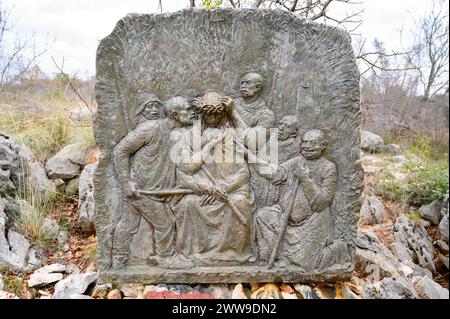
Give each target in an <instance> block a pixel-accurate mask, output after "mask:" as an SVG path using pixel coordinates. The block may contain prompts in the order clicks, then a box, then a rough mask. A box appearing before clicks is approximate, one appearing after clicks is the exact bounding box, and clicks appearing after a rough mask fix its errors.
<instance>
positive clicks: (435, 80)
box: [409, 0, 449, 100]
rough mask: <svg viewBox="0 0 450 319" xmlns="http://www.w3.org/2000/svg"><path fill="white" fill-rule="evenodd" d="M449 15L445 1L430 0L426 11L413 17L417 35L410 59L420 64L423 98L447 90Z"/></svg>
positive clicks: (412, 62)
mask: <svg viewBox="0 0 450 319" xmlns="http://www.w3.org/2000/svg"><path fill="white" fill-rule="evenodd" d="M448 18H449V13H448V4H447V2H446V1H445V2H444V1H443V0H433V1H432V5H431V9H430V10H429V12H427V13H425V15H424V16H422V17H421V18H420V19H419V20H418V21H416V26H417V31H416V32H415V34H416V35H417V36H416V37H415V43H414V45H413V47H412V50H411V51H412V52H411V54H410V55H409V61H410V63H411V64H416V65H418V66H419V69H418V70H419V79H420V82H421V84H422V86H423V99H424V100H428V99H429V98H430V97H433V96H434V95H436V94H437V93H438V92H441V93H444V91H448V85H449V69H448V65H449V58H448V54H449V51H448V39H449V38H448V29H449V22H448Z"/></svg>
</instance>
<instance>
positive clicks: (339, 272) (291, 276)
mask: <svg viewBox="0 0 450 319" xmlns="http://www.w3.org/2000/svg"><path fill="white" fill-rule="evenodd" d="M352 272H353V269H336V270H334V271H333V272H327V273H321V274H311V273H309V274H306V273H304V272H303V271H302V270H301V269H299V268H296V267H285V268H277V267H273V268H271V269H268V268H262V267H260V266H239V267H236V266H234V267H195V268H192V269H187V270H172V269H164V268H157V267H149V266H130V267H127V268H124V269H120V270H109V271H105V272H101V273H100V279H101V280H102V281H103V282H127V283H131V282H136V283H143V284H159V283H179V284H195V283H211V284H213V283H214V284H215V283H257V282H285V283H314V282H343V281H348V280H350V277H351V275H352Z"/></svg>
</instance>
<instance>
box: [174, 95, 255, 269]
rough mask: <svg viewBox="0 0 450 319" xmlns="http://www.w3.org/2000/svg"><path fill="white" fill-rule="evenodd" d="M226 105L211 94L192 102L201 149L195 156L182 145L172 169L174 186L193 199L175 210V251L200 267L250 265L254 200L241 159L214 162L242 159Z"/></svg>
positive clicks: (226, 101) (188, 145) (227, 100)
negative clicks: (198, 119) (176, 183)
mask: <svg viewBox="0 0 450 319" xmlns="http://www.w3.org/2000/svg"><path fill="white" fill-rule="evenodd" d="M230 105H232V103H230V98H228V97H222V96H221V95H220V94H219V93H216V92H209V93H206V94H205V95H204V96H203V97H202V98H201V99H200V100H199V101H197V109H198V110H199V112H200V114H201V123H202V126H201V129H202V135H201V136H202V137H201V149H200V150H198V151H195V150H194V149H193V146H192V143H189V142H186V143H185V145H186V149H185V151H186V152H187V153H188V154H189V156H187V157H186V158H184V159H183V161H182V162H181V163H179V165H178V171H177V172H178V174H179V175H178V177H179V180H178V181H179V184H180V185H181V186H182V187H184V188H188V189H192V190H194V191H195V192H196V193H197V194H190V195H186V196H185V197H184V198H183V199H182V200H181V201H180V202H179V204H178V205H177V207H176V209H177V211H178V213H179V214H180V216H179V227H178V237H177V249H178V250H179V251H180V252H181V253H183V254H184V255H185V256H189V257H190V258H192V259H193V260H195V262H196V263H197V264H201V265H205V264H206V265H208V264H211V265H217V264H221V265H223V264H241V263H245V262H248V261H252V260H255V257H254V253H253V249H252V245H251V229H252V221H253V212H254V210H255V200H254V195H253V191H252V189H251V187H250V183H249V179H250V174H249V170H248V167H247V164H246V163H245V161H244V159H243V158H242V159H241V160H239V159H238V160H236V161H227V160H218V158H219V157H221V156H222V155H224V154H230V153H231V154H235V155H236V156H243V152H242V150H238V148H240V147H241V148H242V147H243V146H242V144H240V143H239V142H237V136H236V135H235V134H234V130H233V128H232V125H231V122H230V118H229V112H230V109H229V107H230ZM192 134H193V132H190V134H189V135H188V136H187V141H191V138H192ZM213 156H214V157H213Z"/></svg>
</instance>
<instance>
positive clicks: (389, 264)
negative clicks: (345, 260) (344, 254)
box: [355, 229, 401, 280]
mask: <svg viewBox="0 0 450 319" xmlns="http://www.w3.org/2000/svg"><path fill="white" fill-rule="evenodd" d="M356 246H357V249H356V254H355V260H356V270H357V271H359V272H360V273H362V274H365V275H371V276H372V277H375V280H381V279H383V278H385V277H392V276H399V275H400V274H399V271H400V269H401V264H400V262H399V261H398V259H397V257H396V256H394V254H392V252H391V251H390V250H389V249H388V248H387V247H386V246H385V245H384V244H383V243H381V242H380V241H379V239H378V237H377V236H376V235H375V234H374V233H373V232H372V231H370V230H368V229H359V230H358V237H357V243H356Z"/></svg>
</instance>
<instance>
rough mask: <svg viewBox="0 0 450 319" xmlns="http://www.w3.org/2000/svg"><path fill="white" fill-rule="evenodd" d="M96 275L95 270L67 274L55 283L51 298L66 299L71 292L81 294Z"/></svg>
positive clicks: (94, 279)
mask: <svg viewBox="0 0 450 319" xmlns="http://www.w3.org/2000/svg"><path fill="white" fill-rule="evenodd" d="M97 277H98V276H97V273H96V272H88V273H82V274H73V275H69V276H68V277H66V278H64V279H63V280H61V281H59V282H58V283H57V284H56V285H55V292H54V294H53V299H67V298H69V297H70V296H71V295H73V294H83V293H85V292H86V290H87V288H88V287H89V286H90V285H91V284H93V283H94V282H95V281H96V280H97Z"/></svg>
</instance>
